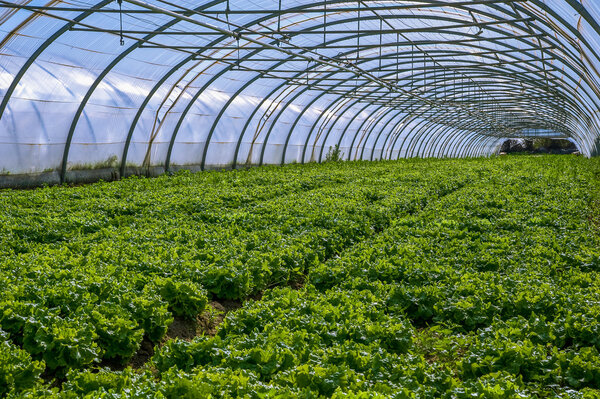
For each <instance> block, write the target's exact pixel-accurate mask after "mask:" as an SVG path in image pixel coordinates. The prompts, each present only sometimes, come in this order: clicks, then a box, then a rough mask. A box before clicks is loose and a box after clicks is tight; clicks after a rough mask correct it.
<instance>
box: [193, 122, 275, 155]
mask: <svg viewBox="0 0 600 399" xmlns="http://www.w3.org/2000/svg"><path fill="white" fill-rule="evenodd" d="M272 127H273V125H271V128H272ZM265 145H266V143H264V144H263V152H262V154H263V155H264V148H265ZM205 148H206V147H205ZM283 157H285V152H284V155H283Z"/></svg>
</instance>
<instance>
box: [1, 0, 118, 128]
mask: <svg viewBox="0 0 600 399" xmlns="http://www.w3.org/2000/svg"><path fill="white" fill-rule="evenodd" d="M112 1H113V0H102V1H100V2H98V3H96V4H95V5H94V6H93V7H91V8H90V10H89V11H86V12H82V13H81V14H79V15H78V16H77V17H75V18H73V21H72V22H69V23H67V24H65V25H64V26H63V27H62V28H60V29H59V30H57V31H56V32H55V33H54V34H53V35H52V36H50V37H49V38H48V39H46V40H45V41H44V43H42V44H41V45H40V46H39V47H38V48H37V49H36V50H35V51H34V52H33V54H31V55H30V56H29V58H28V59H27V61H25V63H24V64H23V65H22V66H21V68H20V69H19V72H17V74H16V75H15V77H14V78H13V81H12V82H11V84H10V86H9V87H8V89H7V90H6V93H4V97H3V98H2V102H1V103H0V119H1V118H2V116H3V115H4V111H5V109H6V107H7V106H8V101H9V100H10V98H11V97H12V94H13V93H14V91H15V89H16V88H17V85H18V84H19V82H20V81H21V79H22V78H23V76H24V75H25V73H27V71H28V70H29V68H30V67H31V65H33V63H34V62H35V60H37V58H38V57H39V56H40V54H42V53H43V52H44V50H46V49H47V48H48V47H49V46H50V45H51V44H52V43H54V42H55V41H56V40H57V39H58V38H59V37H60V36H62V35H63V34H64V33H65V32H68V31H69V29H71V28H72V27H73V26H75V25H76V24H77V23H78V22H81V21H83V20H84V19H86V18H87V17H89V16H90V15H92V14H93V13H94V11H95V10H98V9H101V8H102V7H104V6H105V5H107V4H110V3H112Z"/></svg>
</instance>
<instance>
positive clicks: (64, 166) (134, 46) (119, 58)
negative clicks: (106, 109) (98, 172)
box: [60, 0, 220, 183]
mask: <svg viewBox="0 0 600 399" xmlns="http://www.w3.org/2000/svg"><path fill="white" fill-rule="evenodd" d="M219 3H220V1H219V0H217V1H213V2H211V3H207V4H205V5H202V6H201V7H199V8H197V9H196V10H202V9H204V8H207V7H212V6H214V5H215V4H219ZM179 22H181V21H179V20H178V19H172V20H171V21H169V22H167V23H165V24H163V25H162V26H160V27H159V28H158V29H156V30H155V31H154V33H151V34H148V35H146V36H144V37H143V38H142V39H140V41H137V42H134V43H133V44H132V45H131V46H129V47H128V48H127V49H126V50H125V51H122V52H121V53H120V54H119V55H118V56H117V57H115V58H114V59H113V60H112V61H111V62H110V63H109V64H108V65H107V66H106V67H105V68H104V70H102V72H101V73H100V74H98V76H97V77H96V80H94V83H92V85H91V86H90V87H89V89H88V91H87V92H86V94H85V96H84V97H83V99H82V100H81V102H80V103H79V107H78V108H77V111H76V112H75V115H74V116H73V120H72V122H71V126H70V127H69V132H68V133H67V140H66V143H65V148H64V151H63V157H62V162H61V171H60V181H61V183H64V181H65V177H66V173H67V162H68V158H69V150H70V147H71V141H72V140H73V135H74V134H75V129H76V128H77V123H78V122H79V118H80V117H81V114H82V113H83V110H84V108H85V106H86V105H87V103H88V101H89V99H90V98H91V97H92V95H93V94H94V92H95V91H96V89H97V88H98V86H99V85H100V83H102V81H103V80H104V78H105V77H106V75H108V73H109V72H110V71H112V69H113V68H114V67H115V66H116V65H117V64H118V63H119V62H121V61H122V60H123V59H124V58H125V57H127V56H128V55H129V54H131V53H132V52H133V51H134V50H136V49H137V48H139V47H140V46H141V45H142V44H143V43H144V42H146V41H148V40H150V39H152V38H153V37H155V36H157V35H159V34H160V33H161V32H164V31H165V30H167V29H168V28H170V27H172V26H173V25H176V24H178V23H179Z"/></svg>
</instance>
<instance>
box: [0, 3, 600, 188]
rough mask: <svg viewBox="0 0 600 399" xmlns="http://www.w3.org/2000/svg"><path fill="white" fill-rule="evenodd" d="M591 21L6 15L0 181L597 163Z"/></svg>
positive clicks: (510, 9)
mask: <svg viewBox="0 0 600 399" xmlns="http://www.w3.org/2000/svg"><path fill="white" fill-rule="evenodd" d="M599 18H600V3H598V2H596V1H592V0H583V1H580V0H553V1H543V0H528V1H519V0H502V1H500V0H473V1H461V0H453V1H439V0H413V1H369V0H365V1H336V0H326V1H321V2H309V1H292V0H281V1H279V0H267V1H260V2H258V1H242V0H229V1H177V2H172V1H163V0H122V1H120V2H119V1H108V0H106V1H91V0H90V1H86V0H83V1H71V2H63V1H48V0H46V1H39V0H38V1H36V0H19V1H12V2H9V1H1V0H0V100H1V102H0V171H1V173H3V174H21V173H25V174H29V173H36V172H44V171H57V172H58V173H59V174H60V177H61V179H62V180H63V181H65V180H68V177H69V174H70V173H72V171H75V170H81V169H93V168H111V169H114V170H115V171H119V172H120V173H121V175H123V174H128V173H133V171H136V173H139V171H140V168H142V169H141V170H143V168H148V169H149V168H159V169H161V168H162V169H163V170H167V171H168V170H171V169H174V168H180V167H190V168H195V169H205V168H222V167H235V166H243V165H248V164H249V165H259V164H281V163H290V162H320V161H323V160H325V159H326V157H327V153H328V152H329V151H330V150H331V149H332V148H335V147H336V146H337V147H338V148H339V150H340V152H341V153H342V155H343V159H347V160H358V159H363V160H378V159H396V158H401V157H412V156H420V157H442V156H443V157H447V156H451V157H463V156H485V155H490V154H493V153H495V152H497V151H498V149H499V146H500V145H501V143H502V141H503V140H504V139H506V138H512V137H529V136H534V135H535V136H536V137H538V136H539V135H544V136H547V137H565V138H569V139H570V140H572V141H574V142H575V143H576V144H577V145H578V146H579V148H580V149H581V151H582V152H583V153H584V154H585V155H588V156H591V155H597V154H598V152H599V151H600V144H599V143H600V142H599V136H600V111H599V109H600V76H599V71H600V56H599V53H600V25H599V22H600V21H599ZM540 132H541V133H540Z"/></svg>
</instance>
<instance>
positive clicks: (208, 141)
mask: <svg viewBox="0 0 600 399" xmlns="http://www.w3.org/2000/svg"><path fill="white" fill-rule="evenodd" d="M344 21H346V20H344ZM312 29H315V28H314V27H311V30H312ZM508 38H510V37H508ZM343 40H348V37H345V38H344V39H343ZM530 56H531V55H530ZM208 145H210V140H207V144H206V145H205V149H207V148H208ZM265 145H266V142H265V143H264V144H263V149H264V146H265ZM262 154H263V155H264V152H262ZM283 156H284V157H285V152H284V155H283ZM203 159H204V157H203ZM236 161H237V160H236Z"/></svg>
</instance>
